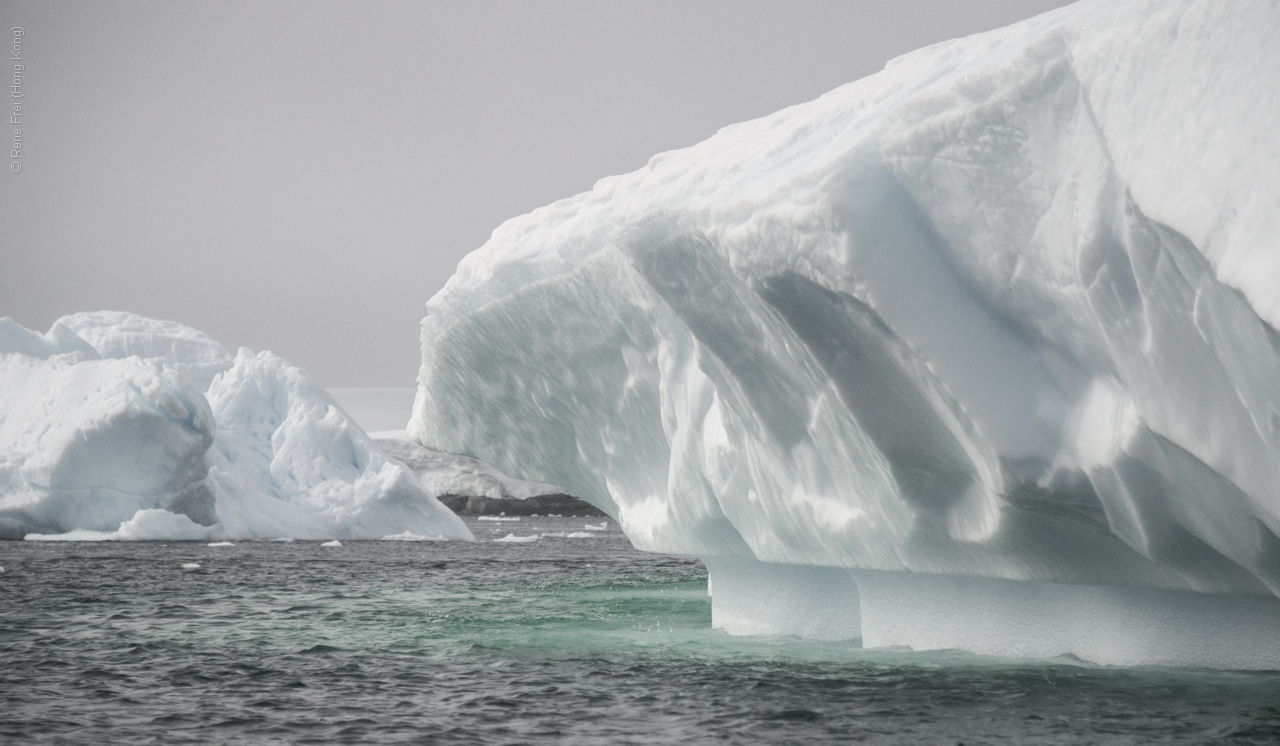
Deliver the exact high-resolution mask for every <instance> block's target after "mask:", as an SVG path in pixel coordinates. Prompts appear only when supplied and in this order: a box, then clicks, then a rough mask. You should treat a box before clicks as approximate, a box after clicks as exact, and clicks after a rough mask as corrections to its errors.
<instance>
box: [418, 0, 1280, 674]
mask: <svg viewBox="0 0 1280 746" xmlns="http://www.w3.org/2000/svg"><path fill="white" fill-rule="evenodd" d="M1276 70H1280V5H1277V4H1275V3H1254V2H1242V3H1217V2H1202V1H1199V0H1177V1H1174V2H1163V3H1150V2H1086V3H1080V4H1077V5H1073V6H1070V7H1067V8H1064V9H1060V10H1058V11H1054V12H1052V13H1049V14H1046V15H1043V16H1040V17H1037V18H1034V19H1031V20H1029V21H1026V22H1024V23H1020V24H1017V25H1015V26H1011V27H1009V28H1006V29H1002V30H998V31H995V32H991V33H987V34H981V35H977V36H972V37H968V38H965V39H960V40H956V41H952V42H947V43H943V44H939V45H936V46H933V47H929V48H927V49H923V50H920V51H918V52H915V53H913V54H910V55H907V56H905V57H902V58H899V59H897V60H895V61H893V62H891V63H890V64H889V65H888V66H887V67H886V69H885V70H884V71H883V72H880V73H878V74H876V75H873V76H871V77H869V78H866V79H864V80H861V81H858V82H855V83H852V84H850V85H847V86H844V87H843V88H840V89H837V90H835V91H833V92H831V93H829V94H827V95H826V96H823V97H822V98H820V99H818V100H817V101H814V102H811V103H808V104H804V105H801V106H795V107H792V108H789V109H786V110H783V111H780V112H778V113H776V114H774V115H772V116H769V117H766V118H764V119H760V120H756V121H752V122H747V123H744V124H739V125H735V126H732V127H727V128H725V129H724V130H721V131H720V132H719V133H718V134H717V135H716V136H714V137H713V138H711V139H710V140H708V141H706V142H704V143H702V144H700V145H698V146H696V147H693V148H690V149H688V150H684V151H678V152H672V153H665V154H663V155H660V156H657V157H655V158H653V159H652V160H651V161H650V162H649V164H648V165H647V166H646V167H645V168H644V169H642V170H640V171H637V172H635V173H632V174H628V175H625V176H619V177H614V178H608V179H604V180H602V181H600V182H599V183H598V184H597V185H596V187H595V189H594V190H593V191H591V192H589V193H586V194H582V195H579V196H577V197H574V198H572V199H568V200H564V201H562V202H558V203H555V204H553V205H550V206H548V207H545V208H543V209H540V210H537V211H535V212H533V213H531V214H529V215H526V216H524V217H520V218H517V219H514V220H511V221H509V222H507V223H506V224H504V225H503V226H501V227H500V228H498V230H496V231H495V232H494V234H493V237H492V238H491V239H490V240H489V242H488V243H486V244H485V245H484V246H483V247H481V248H480V249H479V250H477V251H476V252H474V253H472V254H471V255H470V256H468V257H467V258H466V259H465V260H464V261H463V262H462V263H461V264H460V265H459V268H458V272H457V274H456V275H455V276H454V277H453V278H452V279H451V280H450V282H449V283H448V285H447V286H446V287H445V288H444V289H443V290H442V291H441V292H440V293H438V294H437V295H436V296H435V297H434V298H432V299H431V301H430V302H429V303H428V315H427V317H426V318H425V319H424V321H423V325H422V343H423V344H422V354H423V365H422V369H421V373H420V376H419V381H420V384H421V385H420V389H419V393H418V398H417V401H416V403H415V412H414V418H413V420H412V421H411V422H410V426H409V434H410V436H411V437H412V438H413V439H414V440H416V441H417V442H419V443H421V444H422V445H424V446H426V447H428V448H435V449H438V450H443V451H448V452H452V453H467V454H470V455H474V456H476V457H478V458H481V459H484V460H485V461H487V462H489V463H491V464H493V465H494V466H496V467H497V468H499V469H501V470H502V471H503V472H505V473H507V474H510V475H512V476H514V477H518V478H520V479H528V480H535V481H538V482H543V483H549V484H557V485H562V486H563V487H564V488H565V489H566V490H567V491H569V492H570V493H572V494H575V495H578V496H581V497H583V498H585V499H586V500H588V501H590V502H592V503H593V504H595V505H597V506H599V507H600V508H602V509H603V510H604V511H605V512H607V513H608V514H609V515H610V516H612V517H614V518H616V519H617V520H618V521H619V523H620V524H621V526H622V528H623V530H624V531H625V532H626V534H627V535H628V536H629V537H630V538H631V540H632V541H633V542H634V543H635V544H636V545H637V546H638V547H640V548H643V549H648V550H652V551H659V552H673V553H682V554H692V555H696V556H698V557H701V558H703V559H704V561H705V562H706V564H707V566H708V568H709V569H710V573H711V580H712V584H711V586H712V588H713V590H714V595H713V597H712V603H713V619H714V622H713V623H714V624H715V625H716V626H718V627H722V628H724V629H726V630H728V631H729V632H732V633H781V634H796V635H802V636H807V637H819V638H832V637H836V638H839V637H861V638H862V639H863V641H864V643H865V644H867V645H873V646H874V645H908V646H912V647H915V648H939V647H942V648H952V647H955V648H965V649H969V650H974V651H980V652H983V653H994V654H1007V655H1013V656H1033V657H1035V656H1052V655H1059V654H1073V655H1077V656H1080V657H1082V658H1087V659H1090V660H1095V661H1100V662H1107V663H1126V664H1127V663H1138V662H1169V663H1176V664H1186V665H1206V666H1229V667H1242V668H1250V667H1280V645H1278V644H1277V642H1276V640H1277V638H1278V637H1280V636H1277V635H1276V633H1275V630H1277V629H1280V599H1277V598H1276V593H1277V592H1278V591H1280V539H1278V538H1277V533H1278V532H1280V334H1278V333H1277V331H1276V328H1277V325H1280V245H1278V244H1277V236H1280V170H1277V169H1276V168H1275V165H1274V164H1276V163H1277V162H1280V87H1278V86H1276V85H1275V71H1276Z"/></svg>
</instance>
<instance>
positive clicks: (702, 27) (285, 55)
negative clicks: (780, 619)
mask: <svg viewBox="0 0 1280 746" xmlns="http://www.w3.org/2000/svg"><path fill="white" fill-rule="evenodd" d="M1065 4H1066V3H1065V2H1061V1H1060V0H897V1H895V2H819V1H812V2H796V1H794V0H790V1H788V2H777V3H762V2H477V1H469V2H439V3H398V2H386V3H377V4H372V3H358V4H357V3H334V2H262V1H261V0H256V1H254V2H217V3H214V2H204V3H191V2H127V3H111V2H58V3H52V2H48V3H45V2H41V3H36V2H20V1H15V0H0V20H2V21H3V25H4V33H5V34H6V37H5V48H6V49H8V48H9V45H10V42H11V40H12V39H11V37H12V32H11V29H12V28H13V27H15V26H19V27H22V28H23V29H24V30H25V36H24V37H23V39H22V42H23V49H22V53H21V56H22V62H23V64H24V65H25V69H24V70H23V71H22V92H23V93H24V96H23V98H22V99H21V103H22V104H23V107H24V108H23V112H22V122H21V127H20V128H21V129H22V138H23V151H22V153H23V157H22V164H23V170H22V171H21V172H20V173H13V172H12V171H11V170H10V167H9V162H6V167H5V171H4V173H3V174H0V184H2V186H0V220H2V221H3V222H2V223H0V231H3V234H2V235H0V316H5V315H8V316H13V317H14V318H15V319H17V320H18V321H19V322H20V323H22V324H24V325H26V326H29V327H33V328H36V329H39V330H42V331H43V330H45V329H47V328H48V327H49V325H50V324H51V323H52V322H53V321H54V319H56V318H57V317H58V316H60V315H62V314H65V313H71V312H75V311H85V310H97V309H115V310H127V311H134V312H137V313H140V314H144V315H146V316H153V317H157V318H165V319H173V320H176V321H181V322H183V323H186V324H190V325H192V326H195V327H197V328H199V329H202V330H204V331H206V332H208V333H209V334H211V335H212V336H214V337H215V338H217V339H218V340H220V341H221V342H223V343H224V344H226V345H227V346H228V347H230V348H232V349H233V350H234V349H235V348H236V347H238V346H241V345H243V346H247V347H250V348H252V349H254V350H261V349H270V350H272V351H274V352H276V353H277V354H279V355H281V356H283V357H285V358H286V359H288V360H290V361H291V362H293V363H295V364H297V365H300V366H302V367H304V368H306V369H308V370H309V371H310V372H311V373H312V374H314V375H316V376H317V377H318V378H319V380H320V381H321V382H322V383H324V384H325V385H328V386H412V385H414V378H415V376H416V375H417V370H418V363H419V351H418V322H419V320H420V319H421V317H422V315H423V304H425V303H426V301H427V299H428V298H430V297H431V296H432V295H433V294H434V293H435V292H436V291H437V290H439V289H440V287H441V286H443V285H444V282H445V281H446V280H447V279H448V278H449V276H450V275H451V274H452V273H453V270H454V268H455V266H456V265H457V263H458V261H459V260H460V259H461V258H462V257H463V256H464V255H465V254H466V253H467V252H469V251H471V250H472V249H475V248H477V247H479V246H480V245H481V244H482V243H484V241H485V240H486V239H487V238H488V236H489V234H490V232H491V231H492V230H493V229H494V228H495V227H497V225H498V224H499V223H501V222H502V221H503V220H505V219H507V218H510V217H513V216H516V215H519V214H522V213H525V212H528V211H529V210H532V209H534V208H536V207H538V206H540V205H544V204H546V203H548V202H551V201H553V200H556V199H560V198H563V197H568V196H570V195H573V194H576V193H578V192H581V191H585V190H587V189H590V188H591V186H592V184H594V183H595V182H596V181H597V180H598V179H599V178H601V177H603V176H607V175H610V174H618V173H624V172H627V171H632V170H635V169H637V168H640V167H641V166H643V165H644V164H645V162H646V161H647V160H648V159H649V157H650V156H652V155H654V154H656V153H659V152H662V151H665V150H671V149H674V148H681V147H686V146H689V145H693V144H695V143H697V142H699V141H701V140H703V139H705V138H707V137H708V136H710V135H711V134H713V133H714V132H715V131H716V130H717V129H719V128H720V127H722V126H724V125H727V124H731V123H733V122H737V121H742V120H745V119H751V118H754V117H758V116H763V115H765V114H768V113H769V112H772V111H775V110H777V109H780V108H782V107H784V106H788V105H791V104H796V103H800V102H803V101H808V100H810V99H813V98H816V97H817V96H819V95H821V94H822V93H824V92H826V91H828V90H830V89H832V88H835V87H836V86H839V85H841V84H843V83H847V82H849V81H852V80H855V79H857V78H861V77H864V76H866V75H869V74H871V73H874V72H876V71H877V70H879V69H880V68H882V67H883V66H884V63H885V62H886V61H888V60H889V59H891V58H893V57H896V56H898V55H899V54H902V53H905V52H908V51H910V50H912V49H915V48H917V47H921V46H924V45H927V44H931V43H934V42H937V41H941V40H944V39H948V38H952V37H956V36H964V35H967V34H971V33H975V32H978V31H983V30H987V29H991V28H996V27H999V26H1003V25H1006V24H1008V23H1012V22H1014V21H1017V20H1021V19H1023V18H1028V17H1030V16H1033V15H1036V14H1037V13H1040V12H1043V11H1045V10H1048V9H1050V8H1053V7H1057V6H1059V5H1065ZM7 56H8V55H7ZM11 61H12V60H11ZM6 78H7V76H6ZM6 98H7V100H8V101H9V102H10V103H13V101H14V100H15V99H13V98H11V97H6ZM9 110H10V109H6V113H7V112H8V111H9ZM6 149H8V146H7V144H6ZM10 160H11V159H10Z"/></svg>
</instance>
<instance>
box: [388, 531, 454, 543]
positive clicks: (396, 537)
mask: <svg viewBox="0 0 1280 746" xmlns="http://www.w3.org/2000/svg"><path fill="white" fill-rule="evenodd" d="M440 539H441V537H439V536H425V535H423V534H415V533H411V532H409V531H405V532H404V533H400V534H389V535H387V536H384V537H382V540H383V541H440Z"/></svg>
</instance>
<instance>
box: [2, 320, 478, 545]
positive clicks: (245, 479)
mask: <svg viewBox="0 0 1280 746" xmlns="http://www.w3.org/2000/svg"><path fill="white" fill-rule="evenodd" d="M405 531H410V532H412V533H413V534H415V535H418V536H427V537H438V538H445V539H470V538H472V537H471V534H470V532H469V531H468V530H467V528H466V526H465V525H463V523H462V522H461V521H460V520H459V519H458V518H457V517H456V516H455V515H454V514H453V513H452V512H451V511H449V510H448V509H447V508H445V507H444V506H443V505H442V504H441V503H440V502H439V501H438V500H436V499H435V496H434V495H433V494H431V493H430V492H428V491H427V490H426V489H424V488H423V486H422V484H421V483H420V482H419V480H418V479H417V477H416V476H414V474H413V472H412V471H410V470H409V469H408V468H407V467H406V466H404V465H403V464H401V463H399V462H397V461H394V460H392V459H389V458H387V456H386V455H385V454H383V453H382V451H381V450H379V449H378V448H377V447H376V446H375V445H374V443H373V441H371V440H370V439H369V437H368V436H367V435H366V434H365V433H364V431H363V430H361V429H360V428H359V426H357V425H356V424H355V423H354V422H352V421H351V419H350V418H349V417H348V416H347V415H346V413H344V412H343V411H342V410H341V408H339V407H338V406H337V405H336V404H334V402H333V400H332V399H331V398H330V397H329V395H328V393H327V392H326V391H325V390H324V389H323V388H321V387H320V386H319V384H317V383H316V382H315V381H314V380H312V379H311V378H310V377H309V376H308V375H307V374H306V373H305V372H304V371H302V370H301V369H299V368H297V367H294V366H292V365H289V364H288V363H287V362H285V361H284V360H281V359H280V358H278V357H276V356H274V355H272V354H271V353H269V352H262V353H258V354H254V353H252V352H250V351H249V350H245V349H241V350H240V352H239V354H238V355H236V356H235V357H234V358H233V357H232V356H231V354H230V353H229V352H228V351H227V350H226V349H225V348H224V347H222V346H221V345H220V344H218V343H217V342H215V341H214V340H212V339H210V338H209V337H208V336H206V335H204V334H202V333H200V332H198V331H196V330H194V329H191V328H189V327H185V326H182V325H181V324H176V323H173V322H166V321H155V320H153V319H147V318H143V317H141V316H136V315H134V314H126V313H115V312H98V313H88V314H76V315H73V316H67V317H64V318H62V319H59V320H58V322H56V323H55V324H54V325H53V328H52V329H50V331H49V332H48V333H47V334H44V335H41V334H37V333H35V332H32V331H30V330H27V329H25V328H23V327H22V326H20V325H18V324H17V323H15V322H14V321H13V320H12V319H8V318H4V319H0V537H3V538H22V537H24V536H25V537H26V538H43V539H50V538H62V539H69V540H89V539H201V538H233V539H274V538H280V537H290V538H298V539H320V538H330V539H331V538H341V539H378V538H381V537H383V536H387V535H392V534H401V533H404V532H405Z"/></svg>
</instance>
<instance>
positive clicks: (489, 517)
mask: <svg viewBox="0 0 1280 746" xmlns="http://www.w3.org/2000/svg"><path fill="white" fill-rule="evenodd" d="M476 520H478V521H519V520H520V516H514V515H513V516H510V517H507V516H505V515H482V516H480V517H479V518H477V519H476Z"/></svg>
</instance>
